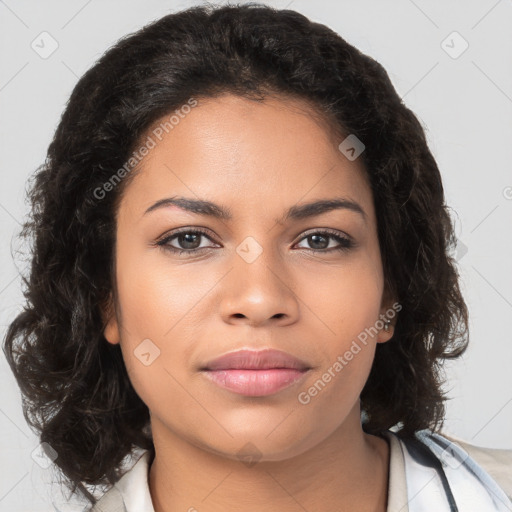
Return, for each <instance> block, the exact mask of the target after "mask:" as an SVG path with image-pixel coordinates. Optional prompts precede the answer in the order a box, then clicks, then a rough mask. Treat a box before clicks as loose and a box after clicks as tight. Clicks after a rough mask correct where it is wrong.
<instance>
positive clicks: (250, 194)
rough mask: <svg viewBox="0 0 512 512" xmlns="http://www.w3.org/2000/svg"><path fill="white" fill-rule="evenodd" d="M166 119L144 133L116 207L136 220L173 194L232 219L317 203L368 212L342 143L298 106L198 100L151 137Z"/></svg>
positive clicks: (281, 101)
mask: <svg viewBox="0 0 512 512" xmlns="http://www.w3.org/2000/svg"><path fill="white" fill-rule="evenodd" d="M168 119H169V116H164V117H163V118H162V119H160V120H159V121H158V122H157V123H155V124H154V125H153V126H152V127H151V128H150V129H149V130H148V131H147V134H146V137H151V139H152V141H153V143H154V144H152V146H153V147H152V148H151V149H150V150H149V152H148V154H147V155H146V156H145V157H144V159H143V160H142V162H141V163H140V165H139V166H138V168H137V170H136V172H137V175H136V176H135V179H134V180H133V182H132V183H130V185H129V186H128V187H127V190H126V191H125V195H124V199H123V201H125V202H128V203H130V206H131V209H132V208H133V209H135V210H137V211H139V212H141V214H142V213H143V211H145V210H146V209H147V208H148V207H149V206H151V204H153V203H154V202H155V201H157V200H160V199H163V198H164V197H167V196H170V195H175V194H176V195H180V196H185V197H195V198H201V199H210V200H212V201H215V202H216V203H219V202H220V203H222V204H235V206H234V208H232V210H233V213H236V211H237V210H240V212H239V213H240V214H243V210H244V208H245V207H246V208H250V209H251V211H252V212H254V209H253V207H254V208H259V210H260V211H261V212H262V213H263V212H264V210H265V205H268V207H269V208H272V209H273V210H274V208H275V209H276V211H275V212H274V213H281V211H282V210H284V208H285V207H286V208H288V207H289V206H290V205H291V204H294V203H299V202H300V203H303V202H308V201H310V200H312V199H315V198H318V197H322V198H327V197H344V198H347V199H351V200H353V201H357V202H358V203H360V204H361V203H363V204H364V205H365V207H364V209H365V210H366V211H368V213H369V214H370V215H371V214H372V213H373V212H372V197H371V190H370V187H369V184H368V182H367V178H366V173H365V170H364V167H363V164H362V162H361V160H357V159H356V160H354V161H350V160H348V159H347V158H346V157H345V155H344V154H342V153H341V152H340V151H339V149H338V145H339V143H340V142H341V141H342V140H343V139H342V138H340V136H339V135H338V134H337V133H335V131H334V130H333V129H332V128H331V127H330V126H329V125H328V123H327V122H326V121H325V120H324V119H323V118H322V117H321V115H320V114H319V112H317V111H315V110H314V109H313V108H312V107H311V106H310V105H308V104H307V103H305V102H302V101H300V100H296V99H289V98H285V97H282V98H276V97H271V98H267V99H265V100H264V101H262V102H256V101H254V100H249V99H245V98H241V97H239V96H234V95H230V94H226V95H223V96H220V97H217V98H207V99H198V103H197V106H195V107H194V108H192V109H191V110H190V111H189V112H188V113H187V114H186V115H183V116H181V117H180V118H179V122H178V123H176V124H173V125H172V128H169V126H168V127H167V130H166V131H165V130H162V129H161V128H160V130H159V131H156V132H155V128H157V129H158V127H162V126H165V124H164V123H165V122H166V121H167V120H168ZM162 132H163V133H162ZM155 133H159V134H160V136H159V137H160V139H161V140H160V139H159V138H158V137H157V136H155V135H154V134H155ZM143 140H147V139H146V138H145V137H143Z"/></svg>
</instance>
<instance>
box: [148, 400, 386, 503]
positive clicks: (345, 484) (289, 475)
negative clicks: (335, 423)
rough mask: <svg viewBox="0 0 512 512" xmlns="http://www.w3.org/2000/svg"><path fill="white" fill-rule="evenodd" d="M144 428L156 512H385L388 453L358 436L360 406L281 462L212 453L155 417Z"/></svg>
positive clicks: (380, 441) (375, 440)
mask: <svg viewBox="0 0 512 512" xmlns="http://www.w3.org/2000/svg"><path fill="white" fill-rule="evenodd" d="M151 428H152V432H153V442H154V444H155V457H154V460H153V463H152V464H151V467H150V470H149V487H150V493H151V497H152V501H153V506H154V509H155V512H175V511H177V510H182V511H190V512H194V511H208V512H221V511H222V512H226V511H231V510H240V509H243V510H244V511H245V512H260V511H261V510H267V511H269V512H271V511H274V510H279V511H280V512H296V511H298V510H308V511H311V512H313V511H315V510H337V511H340V512H348V511H353V510H358V511H361V512H364V511H368V512H385V511H386V507H387V489H388V478H389V476H388V471H389V446H388V443H387V441H386V440H385V439H384V438H381V437H377V436H372V435H369V434H366V433H364V431H363V430H362V427H361V422H360V415H359V406H358V407H357V410H354V411H352V412H351V414H350V415H349V416H348V417H347V419H346V421H345V422H344V423H343V424H342V425H341V426H340V427H338V428H337V429H336V430H335V431H333V432H332V434H331V435H330V436H328V437H327V438H325V439H324V440H323V441H322V442H321V443H319V444H317V445H315V446H314V447H313V448H311V449H308V450H306V451H305V452H303V453H301V454H299V455H296V456H294V457H292V458H288V459H285V460H266V457H264V456H263V455H262V456H261V458H260V459H259V460H257V459H258V457H255V459H254V460H253V461H251V460H250V459H244V460H243V461H241V460H239V458H237V457H236V456H233V458H230V457H229V454H228V455H226V454H221V453H214V452H213V451H211V450H210V449H205V447H202V446H198V445H197V444H194V442H191V441H190V440H188V439H186V438H184V437H183V436H182V435H179V434H178V433H176V432H173V431H171V430H170V429H168V428H167V427H166V426H165V425H164V424H162V423H161V422H160V421H159V420H158V418H156V417H154V416H152V419H151Z"/></svg>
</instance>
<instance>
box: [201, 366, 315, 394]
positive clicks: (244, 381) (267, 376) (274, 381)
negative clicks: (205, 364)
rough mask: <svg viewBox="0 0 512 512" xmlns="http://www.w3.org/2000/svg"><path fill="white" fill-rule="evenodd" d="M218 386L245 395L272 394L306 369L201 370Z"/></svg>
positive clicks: (297, 379) (286, 385) (297, 378)
mask: <svg viewBox="0 0 512 512" xmlns="http://www.w3.org/2000/svg"><path fill="white" fill-rule="evenodd" d="M203 373H204V374H205V375H206V376H207V377H208V378H209V379H210V380H212V381H213V382H214V383H215V384H217V385H218V386H220V387H222V388H225V389H229V390H230V391H233V392H234V393H238V394H240V395H245V396H267V395H273V394H274V393H277V392H278V391H281V390H282V389H285V388H287V387H289V386H291V385H292V384H294V383H296V382H297V381H299V380H301V379H302V378H304V376H305V375H306V374H307V373H308V371H299V370H294V369H291V368H273V369H267V370H207V371H205V372H203Z"/></svg>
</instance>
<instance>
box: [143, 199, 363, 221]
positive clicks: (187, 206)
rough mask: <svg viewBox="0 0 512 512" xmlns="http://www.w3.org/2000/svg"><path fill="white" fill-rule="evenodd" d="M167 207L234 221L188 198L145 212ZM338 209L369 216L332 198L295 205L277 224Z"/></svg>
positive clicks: (226, 210)
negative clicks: (175, 207)
mask: <svg viewBox="0 0 512 512" xmlns="http://www.w3.org/2000/svg"><path fill="white" fill-rule="evenodd" d="M165 206H177V207H178V208H181V209H182V210H185V211H188V212H191V213H195V214H197V215H205V216H209V217H214V218H216V219H220V220H225V221H229V220H232V219H233V214H232V213H231V210H230V209H229V208H227V207H225V206H221V205H217V204H215V203H212V202H211V201H207V200H204V199H192V198H187V197H167V198H165V199H160V200H159V201H157V202H156V203H154V204H153V205H151V206H150V207H149V208H148V209H147V210H146V211H145V212H144V215H146V214H147V213H149V212H152V211H154V210H157V209H158V208H163V207H165ZM338 209H347V210H350V211H353V212H356V213H359V214H360V215H361V216H362V217H363V219H364V221H365V222H366V221H367V214H366V212H365V211H364V209H363V208H362V206H361V205H360V204H359V203H356V202H355V201H352V200H350V199H346V198H332V199H320V200H316V201H312V202H309V203H304V204H300V205H294V206H292V207H290V208H289V209H288V211H286V212H285V214H284V215H283V217H282V219H281V220H277V222H280V223H281V222H285V221H287V220H302V219H306V218H309V217H315V216H317V215H321V214H322V213H326V212H329V211H332V210H338Z"/></svg>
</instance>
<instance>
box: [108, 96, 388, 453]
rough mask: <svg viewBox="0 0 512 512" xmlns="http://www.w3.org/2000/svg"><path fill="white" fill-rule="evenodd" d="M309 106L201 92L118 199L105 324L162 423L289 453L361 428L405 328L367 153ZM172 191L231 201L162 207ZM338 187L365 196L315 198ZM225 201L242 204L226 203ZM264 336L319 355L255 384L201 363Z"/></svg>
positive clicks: (170, 431) (227, 449) (224, 445)
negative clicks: (235, 381)
mask: <svg viewBox="0 0 512 512" xmlns="http://www.w3.org/2000/svg"><path fill="white" fill-rule="evenodd" d="M307 109H308V107H307V106H306V105H305V104H302V103H299V102H298V101H297V100H294V101H292V100H290V99H285V98H282V99H280V100H278V99H267V100H265V101H264V102H262V103H257V102H254V101H250V100H247V99H242V98H240V97H236V96H233V95H224V96H222V97H220V98H216V99H207V100H203V99H200V100H199V103H198V105H197V106H195V107H194V108H192V109H191V111H190V112H189V113H188V114H187V115H185V116H183V117H182V118H180V121H179V123H178V124H176V125H174V127H173V128H172V129H171V130H169V129H168V133H166V132H165V131H163V133H164V135H165V136H164V137H160V138H161V140H158V138H157V137H156V136H155V135H154V133H160V132H162V130H160V131H158V132H148V134H149V135H150V136H151V137H152V138H153V140H154V142H155V143H156V144H155V147H153V148H152V149H150V150H149V154H148V155H147V156H146V157H145V158H144V160H143V161H142V163H141V168H140V173H139V174H138V175H137V176H136V177H135V178H134V180H133V182H131V183H130V184H129V185H128V187H127V188H126V190H125V195H124V196H123V199H122V201H121V203H120V208H119V211H118V221H117V240H116V282H117V291H118V301H119V303H118V307H117V311H116V314H115V315H113V316H112V317H111V319H110V321H109V323H108V325H107V327H106V329H105V337H106V338H107V340H108V341H109V342H110V343H113V344H114V343H120V344H121V349H122V354H123V358H124V361H125V364H126V367H127V370H128V373H129V376H130V379H131V382H132V383H133V386H134V388H135V390H136V392H137V393H138V395H139V396H140V397H141V399H142V400H143V401H144V402H145V403H146V404H147V406H148V407H149V410H150V412H151V423H152V429H153V434H154V436H155V435H159V436H160V437H161V438H167V439H168V440H170V439H180V441H186V442H188V443H192V444H193V445H195V446H197V447H200V448H203V449H205V450H209V451H211V452H214V453H218V454H222V455H224V456H226V457H229V458H235V457H237V454H238V453H239V452H240V450H241V449H243V447H244V446H252V447H255V450H256V451H257V452H258V454H259V455H258V457H260V458H261V460H282V459H285V458H289V457H292V456H294V455H298V454H300V453H302V452H304V451H306V450H307V449H310V448H312V447H313V446H315V445H317V444H318V443H320V442H322V441H323V440H325V439H326V438H327V437H328V436H330V435H331V434H332V433H333V432H334V431H336V430H337V429H338V428H340V427H342V426H343V425H345V426H348V425H350V428H359V429H360V410H359V395H360V393H361V390H362V389H363V386H364V384H365V382H366V380H367V377H368V374H369V371H370V368H371V365H372V361H373V357H374V353H375V347H376V343H378V342H385V341H387V340H388V339H389V338H390V336H391V335H390V334H388V333H386V332H385V331H383V330H382V324H381V323H380V322H378V320H379V318H380V315H381V314H383V313H384V312H385V311H386V309H389V303H384V302H383V291H384V290H383V282H384V279H383V270H382V265H381V255H380V251H379V244H378V239H377V229H376V219H375V212H374V208H373V202H372V195H371V190H370V188H369V185H368V183H367V181H366V179H365V177H364V175H363V168H362V163H360V159H355V160H349V159H348V158H347V157H346V156H345V155H344V154H343V153H342V152H341V151H340V150H339V149H338V145H339V143H341V142H342V140H337V139H336V138H335V137H334V136H332V135H329V133H330V132H329V131H328V129H327V127H326V126H324V125H323V124H321V123H319V122H318V121H315V118H314V117H313V116H312V115H311V111H308V110H307ZM308 112H309V114H308ZM167 119H168V116H166V120H167ZM157 125H158V123H157ZM157 125H155V126H157ZM167 198H186V199H188V200H190V201H208V202H211V203H214V204H215V205H217V206H216V207H202V208H199V209H197V208H196V211H188V210H187V209H184V208H180V207H178V206H176V205H172V204H170V203H169V204H165V203H164V204H160V206H157V207H154V208H152V207H153V206H154V205H155V204H156V203H157V202H159V201H161V200H163V199H167ZM339 200H344V201H350V202H352V203H353V204H355V205H356V206H353V207H352V208H348V207H336V208H332V209H329V208H316V209H315V208H314V207H312V208H309V209H302V207H303V206H304V205H306V204H310V203H314V202H317V201H339ZM221 209H222V210H225V211H226V213H229V218H228V216H227V215H225V216H219V215H212V213H219V212H220V211H221ZM148 210H150V211H148ZM358 210H360V211H358ZM289 211H290V214H289V215H287V213H288V212H289ZM198 229H200V230H202V231H203V232H204V233H199V234H197V233H194V232H195V231H197V230H198ZM325 230H328V231H330V233H328V234H323V232H325ZM178 231H179V232H180V234H181V235H180V236H172V235H175V234H177V232H178ZM187 233H188V235H187ZM338 236H339V237H341V241H340V239H338V238H337V237H338ZM170 237H172V238H170ZM347 240H348V241H349V243H350V246H347ZM159 241H164V242H165V243H164V244H162V245H158V244H157V242H159ZM180 250H181V251H183V252H182V253H181V254H180V253H179V252H178V251H180ZM315 251H316V252H315ZM379 324H380V325H379ZM376 325H379V326H380V328H381V329H380V330H379V331H378V333H377V330H376V329H375V328H374V327H375V326H376ZM365 330H366V331H365ZM363 340H364V341H363ZM263 348H274V349H278V350H281V351H284V352H287V353H289V354H292V355H294V356H295V357H297V358H299V359H300V360H302V361H303V362H306V363H307V366H308V367H310V368H311V369H310V370H308V371H306V372H303V373H302V374H301V375H300V377H299V378H298V380H295V381H292V382H289V383H288V385H287V386H285V387H283V388H281V389H280V390H275V391H272V392H268V394H264V393H262V392H261V393H259V391H258V389H259V388H258V387H256V388H254V389H256V391H254V389H253V393H252V395H251V394H247V391H246V394H243V393H242V392H239V390H238V391H237V390H231V389H226V388H224V387H221V386H220V385H218V384H216V383H215V382H213V381H212V380H211V379H210V378H209V376H208V375H211V372H208V371H204V370H202V368H204V367H205V366H206V365H207V363H208V362H210V361H211V360H213V359H214V358H217V357H218V356H220V355H223V354H225V353H227V352H232V351H235V350H239V349H253V350H259V349H263ZM253 371H255V370H253ZM274 372H276V370H274ZM277 372H279V370H277ZM246 373H247V371H246ZM267 374H268V372H267ZM281 374H283V373H282V371H281ZM261 375H262V374H261ZM262 378H263V379H264V377H262ZM347 428H348V427H347ZM249 442H250V443H252V444H251V445H247V444H246V443H249Z"/></svg>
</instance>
